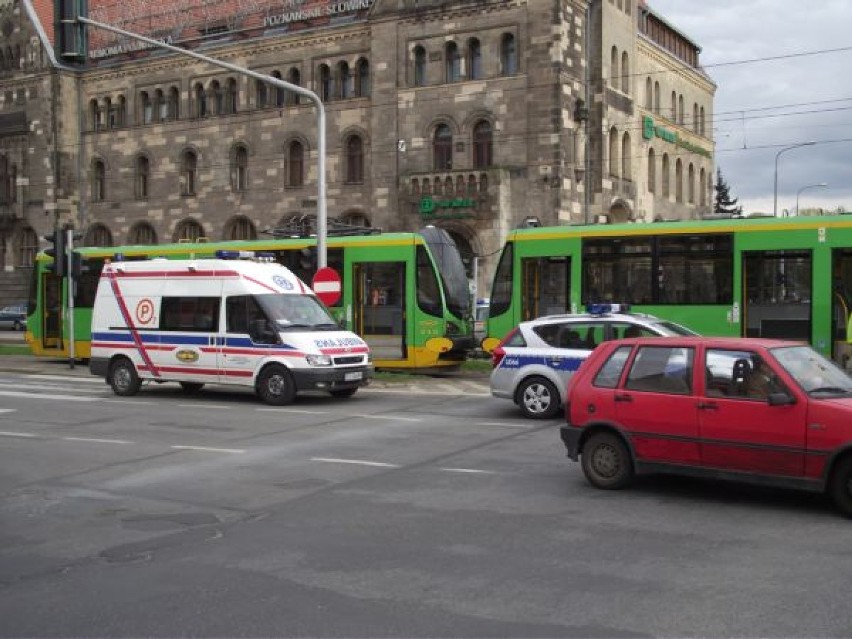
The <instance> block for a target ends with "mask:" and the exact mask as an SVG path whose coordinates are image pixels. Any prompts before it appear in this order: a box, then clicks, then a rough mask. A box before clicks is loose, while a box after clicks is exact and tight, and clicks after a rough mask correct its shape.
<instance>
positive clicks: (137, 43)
mask: <svg viewBox="0 0 852 639" xmlns="http://www.w3.org/2000/svg"><path fill="white" fill-rule="evenodd" d="M154 39H155V40H157V41H158V42H162V43H163V44H172V43H173V42H174V38H172V37H171V36H166V37H165V38H154ZM152 48H154V45H153V44H148V43H147V42H142V40H131V39H130V38H128V39H126V40H121V41H119V42H116V43H115V44H112V45H110V46H107V47H102V48H100V49H92V50H91V51H89V57H90V58H92V59H93V60H94V59H97V58H106V57H109V56H111V55H121V54H123V53H132V52H133V51H143V50H145V49H152Z"/></svg>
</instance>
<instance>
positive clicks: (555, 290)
mask: <svg viewBox="0 0 852 639" xmlns="http://www.w3.org/2000/svg"><path fill="white" fill-rule="evenodd" d="M521 273H522V276H523V278H524V283H523V288H522V290H523V292H524V294H523V299H522V300H521V307H522V308H521V317H522V318H523V319H525V320H527V319H533V318H536V317H541V316H542V315H555V314H559V313H567V312H568V309H569V307H570V304H569V300H570V298H571V296H570V286H571V259H570V258H568V257H565V256H551V257H532V258H524V259H523V260H521Z"/></svg>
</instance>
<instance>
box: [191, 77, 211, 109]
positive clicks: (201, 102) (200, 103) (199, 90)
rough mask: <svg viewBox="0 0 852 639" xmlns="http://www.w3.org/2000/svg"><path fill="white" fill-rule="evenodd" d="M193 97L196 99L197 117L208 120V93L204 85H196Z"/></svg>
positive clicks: (197, 83)
mask: <svg viewBox="0 0 852 639" xmlns="http://www.w3.org/2000/svg"><path fill="white" fill-rule="evenodd" d="M193 97H194V98H195V113H194V115H195V117H197V118H206V117H207V115H208V112H207V92H206V91H205V90H204V85H202V84H201V83H200V82H196V83H195V89H194V90H193Z"/></svg>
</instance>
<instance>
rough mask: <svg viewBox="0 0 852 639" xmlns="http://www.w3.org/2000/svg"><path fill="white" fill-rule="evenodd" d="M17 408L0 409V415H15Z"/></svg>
mask: <svg viewBox="0 0 852 639" xmlns="http://www.w3.org/2000/svg"><path fill="white" fill-rule="evenodd" d="M17 412H18V409H17V408H0V413H17Z"/></svg>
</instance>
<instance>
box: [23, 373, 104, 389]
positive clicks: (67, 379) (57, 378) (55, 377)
mask: <svg viewBox="0 0 852 639" xmlns="http://www.w3.org/2000/svg"><path fill="white" fill-rule="evenodd" d="M24 377H26V378H27V379H49V380H52V381H61V382H70V381H72V380H73V381H75V382H84V383H86V384H101V385H102V386H106V383H105V382H104V380H103V378H102V377H76V376H75V377H64V376H61V375H37V374H35V373H34V374H32V375H24Z"/></svg>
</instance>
